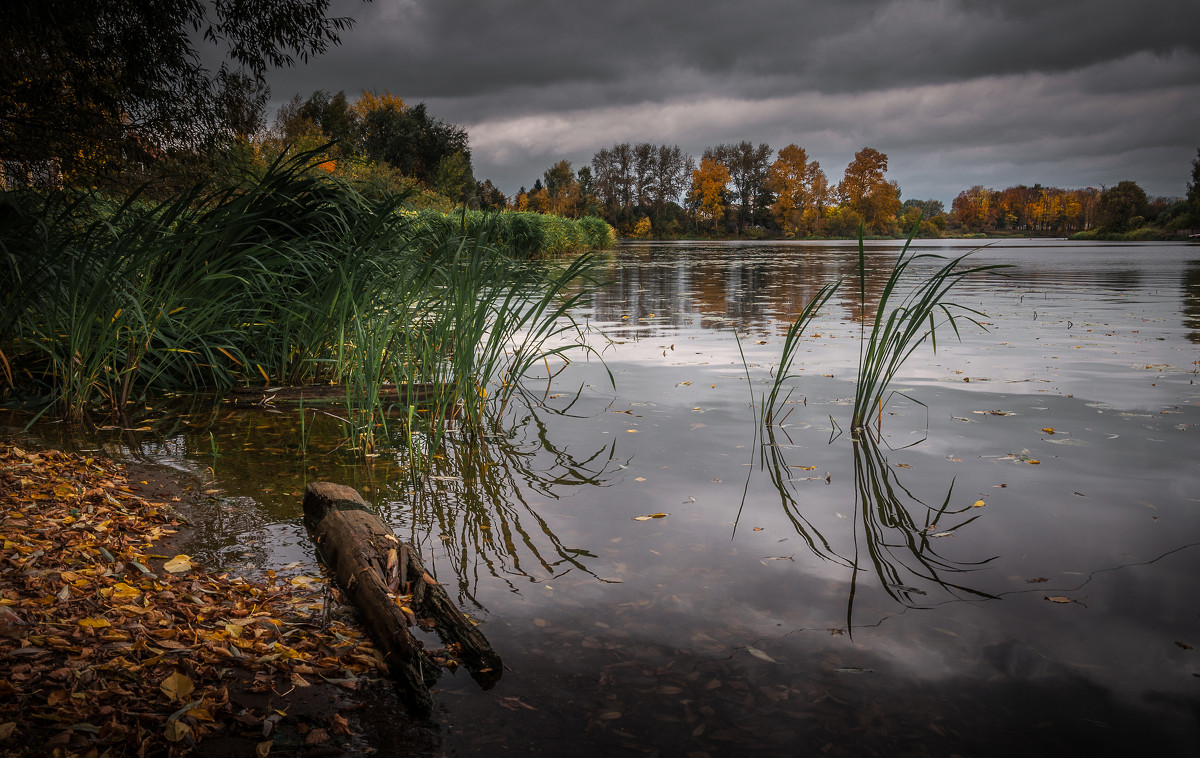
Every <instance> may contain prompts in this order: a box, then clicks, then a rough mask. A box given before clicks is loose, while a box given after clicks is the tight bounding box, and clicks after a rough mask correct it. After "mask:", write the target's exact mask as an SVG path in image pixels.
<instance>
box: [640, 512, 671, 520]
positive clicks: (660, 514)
mask: <svg viewBox="0 0 1200 758" xmlns="http://www.w3.org/2000/svg"><path fill="white" fill-rule="evenodd" d="M669 515H671V514H669V513H651V514H650V515H649V516H634V517H633V520H634V521H649V520H650V519H652V518H666V517H667V516H669Z"/></svg>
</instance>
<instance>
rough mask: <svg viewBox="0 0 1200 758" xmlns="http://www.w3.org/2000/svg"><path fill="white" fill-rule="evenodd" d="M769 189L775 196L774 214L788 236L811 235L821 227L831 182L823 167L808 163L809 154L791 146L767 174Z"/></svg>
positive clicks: (815, 162)
mask: <svg viewBox="0 0 1200 758" xmlns="http://www.w3.org/2000/svg"><path fill="white" fill-rule="evenodd" d="M767 189H768V190H770V191H771V193H772V194H774V195H775V202H774V203H772V204H771V214H772V215H773V216H774V217H775V220H776V221H777V222H778V223H779V226H780V227H781V228H782V229H783V231H784V233H786V234H787V235H788V236H789V237H798V236H802V235H804V234H809V233H811V232H812V231H814V229H815V227H816V226H818V225H819V222H820V218H821V215H822V212H823V210H824V207H825V204H826V203H827V202H828V199H829V198H828V195H829V182H828V180H827V179H826V178H825V172H824V171H822V170H821V164H820V163H818V162H817V161H812V162H811V163H810V162H809V160H808V153H806V152H805V150H804V148H802V147H799V146H797V145H788V146H787V147H785V148H783V149H782V150H780V151H779V156H778V157H777V158H776V159H775V162H774V163H772V164H771V168H770V170H769V171H768V172H767Z"/></svg>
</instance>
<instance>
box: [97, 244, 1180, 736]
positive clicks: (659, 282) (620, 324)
mask: <svg viewBox="0 0 1200 758" xmlns="http://www.w3.org/2000/svg"><path fill="white" fill-rule="evenodd" d="M924 248H927V249H928V251H929V252H935V253H939V254H946V255H957V254H961V253H965V252H968V251H971V250H973V249H974V246H973V245H972V244H971V243H966V242H961V241H938V242H933V243H924ZM869 251H870V255H871V258H870V263H871V268H872V271H873V275H872V278H871V281H870V284H869V286H868V303H870V302H872V301H873V299H875V298H877V297H878V290H879V287H880V286H881V285H882V281H883V277H884V276H885V275H886V270H887V269H889V268H890V265H891V262H892V261H893V260H894V257H895V255H896V251H897V246H896V245H894V244H891V243H873V244H871V245H870V246H869ZM856 260H857V248H856V246H854V245H849V244H838V243H834V244H830V243H822V244H804V243H798V244H780V243H762V244H742V245H737V244H697V243H686V244H685V243H680V244H629V245H624V246H622V247H620V248H618V250H617V251H616V252H615V253H614V254H613V256H612V260H611V263H610V265H609V272H608V273H609V275H610V277H611V279H612V282H611V284H610V285H609V286H608V287H607V288H605V289H604V290H602V291H600V292H599V293H597V294H596V295H595V296H594V297H592V298H591V299H590V301H589V304H588V306H587V307H586V308H584V309H582V310H581V311H580V313H579V316H580V318H581V320H584V321H586V323H587V325H588V336H589V339H590V340H591V344H592V345H593V346H594V347H595V348H596V350H597V351H598V352H599V353H600V355H601V356H602V358H603V363H601V362H600V361H599V360H597V359H596V358H592V359H584V358H582V357H577V358H576V359H575V360H574V361H573V362H572V363H571V364H570V365H569V366H565V367H563V366H559V365H554V364H551V365H550V366H549V368H550V369H551V370H552V371H553V372H556V376H555V378H554V379H553V381H552V382H549V383H548V381H547V378H546V377H545V376H542V377H536V376H534V377H529V378H528V379H527V381H526V385H525V386H526V389H527V392H528V396H527V397H526V398H525V400H524V401H522V402H519V403H515V404H514V405H513V406H512V407H511V408H510V409H509V411H508V412H507V413H506V415H505V420H504V423H503V424H501V425H499V426H498V427H497V428H495V429H494V430H492V432H491V433H490V434H489V435H488V436H487V437H486V438H485V439H484V440H482V441H480V442H479V443H478V444H468V443H467V442H465V441H452V442H451V444H449V445H448V446H447V447H446V448H445V449H444V450H442V451H441V452H440V456H441V457H440V458H438V459H437V460H436V467H435V470H434V472H433V473H434V477H433V478H432V479H431V480H430V482H429V484H428V486H427V487H426V489H425V490H424V491H423V492H420V493H417V492H414V491H413V488H412V486H411V485H410V483H409V481H408V478H407V476H406V471H405V467H404V460H403V457H402V455H401V454H399V453H388V454H385V455H382V456H380V457H379V458H376V459H373V460H372V462H371V465H370V466H369V467H363V466H362V465H360V464H358V463H356V461H355V458H354V456H353V455H352V454H350V453H348V452H347V451H345V450H344V449H337V441H336V439H337V434H338V432H339V428H338V424H337V422H336V421H335V420H333V419H332V418H330V417H329V416H326V415H322V414H321V413H320V412H318V411H315V410H313V409H309V410H308V411H307V415H306V419H308V420H307V421H306V429H307V428H312V426H311V425H312V423H313V422H314V421H315V423H316V427H315V429H313V431H312V432H311V435H312V436H311V437H310V438H309V439H308V440H307V445H306V449H305V450H303V451H302V450H301V439H302V438H301V437H300V424H299V414H298V411H297V409H296V408H294V407H291V408H288V407H280V408H275V409H264V410H255V411H249V412H248V411H244V410H233V409H229V408H220V409H218V410H216V411H212V410H211V409H210V408H208V407H207V406H205V405H203V404H198V405H196V406H195V409H194V410H192V411H191V412H190V413H185V414H184V415H179V414H178V413H173V414H168V413H166V412H165V411H163V412H159V411H155V414H158V415H154V414H152V416H153V417H154V418H158V419H159V420H158V421H157V422H154V423H151V424H150V427H151V428H152V429H153V430H154V431H151V432H126V433H122V434H120V435H119V436H114V437H113V438H111V439H108V440H104V441H102V445H101V446H102V447H106V448H108V449H117V450H126V451H128V450H131V449H137V450H138V451H140V453H141V454H145V455H149V456H151V457H153V458H156V459H159V460H165V461H168V462H172V463H174V464H176V465H180V466H183V467H187V468H190V469H191V470H194V471H201V472H203V475H204V477H205V478H208V479H213V480H214V482H213V485H212V487H213V488H214V489H218V490H220V492H219V493H214V497H213V498H212V501H211V512H209V513H207V514H204V515H203V516H202V517H201V518H200V519H198V523H197V528H198V537H197V542H196V545H195V549H194V550H193V551H192V552H193V553H194V554H195V555H197V556H198V557H199V558H201V559H204V560H206V561H208V562H209V563H210V564H216V565H222V566H228V567H231V568H235V567H243V568H245V569H247V570H255V569H261V568H264V567H274V568H279V567H282V566H290V570H292V571H300V572H304V571H307V572H314V571H316V568H315V566H314V564H313V560H314V559H313V556H312V550H311V546H310V545H309V543H308V541H307V538H306V537H305V535H304V531H303V529H302V527H301V526H300V522H299V516H300V505H299V499H300V497H299V496H300V494H301V493H302V491H303V486H304V483H305V481H307V480H313V479H318V478H326V479H333V480H335V481H340V482H343V483H348V484H353V485H355V486H357V487H359V488H360V489H361V490H363V491H364V494H365V495H366V496H367V498H368V499H370V500H373V501H374V502H375V503H376V504H378V505H379V507H380V509H381V513H382V515H384V517H385V519H386V520H388V521H389V522H390V523H391V524H392V525H393V526H394V527H395V528H396V530H397V532H398V533H400V534H402V535H404V536H406V537H407V538H409V539H411V540H413V541H414V542H415V543H418V544H419V545H420V546H421V548H422V551H423V553H424V554H425V556H426V557H427V562H429V563H430V564H431V565H432V567H433V569H434V572H435V573H436V575H437V576H438V578H439V580H441V581H442V582H443V583H446V584H448V585H450V586H451V587H452V588H454V589H455V590H456V591H457V597H458V599H459V600H460V602H461V603H462V606H463V607H464V608H465V609H466V610H468V611H469V612H470V613H471V614H472V615H473V616H474V617H475V618H477V619H479V620H480V621H481V628H482V629H483V630H484V632H485V633H486V635H487V636H488V638H489V640H490V641H491V643H492V644H493V646H494V647H495V648H496V649H497V650H498V651H499V652H500V653H501V655H502V656H503V657H504V660H505V664H506V669H505V672H504V675H503V678H502V679H501V680H500V682H499V683H498V684H497V685H496V686H495V688H494V689H492V690H490V691H487V692H481V691H479V690H478V688H476V686H475V685H474V683H473V682H472V681H471V680H470V679H469V678H468V677H467V676H465V675H462V676H458V677H444V678H443V680H442V682H441V683H440V684H439V687H438V691H437V692H436V693H435V697H436V699H437V702H438V713H437V717H436V718H437V722H438V729H439V731H440V734H441V742H442V748H443V750H444V751H445V752H447V753H459V754H476V753H480V752H483V751H485V750H486V751H489V752H492V753H499V754H526V753H529V752H543V753H547V754H554V755H586V754H595V755H616V754H635V755H636V754H652V753H656V752H657V753H660V754H662V755H727V754H739V755H740V754H754V753H757V754H773V755H778V754H799V753H801V752H808V751H822V752H824V753H829V754H833V755H862V754H886V755H898V754H917V755H920V754H931V755H948V754H951V753H961V754H970V755H992V754H995V755H1000V754H1011V753H1014V752H1017V753H1019V754H1025V755H1030V754H1045V755H1061V754H1064V753H1077V752H1082V751H1083V750H1089V751H1091V752H1093V753H1099V754H1119V753H1129V752H1132V751H1134V750H1137V752H1139V753H1144V752H1160V753H1182V752H1183V751H1184V750H1185V749H1186V750H1188V751H1190V750H1192V749H1194V746H1195V744H1197V743H1198V741H1200V659H1198V658H1197V656H1198V655H1200V652H1197V651H1196V650H1195V649H1193V648H1195V647H1197V646H1200V603H1198V602H1197V598H1200V594H1198V593H1197V580H1196V577H1197V576H1198V575H1200V456H1198V455H1197V453H1198V452H1200V446H1198V445H1197V434H1198V433H1200V428H1198V427H1197V424H1198V423H1200V387H1198V386H1197V384H1196V381H1197V379H1198V375H1197V372H1198V370H1200V247H1197V246H1190V245H1186V244H1179V245H1166V244H1130V245H1120V244H1104V245H1085V244H1079V243H1066V242H1061V241H1005V242H1001V243H999V244H995V245H992V246H990V247H987V248H985V249H981V250H978V251H976V252H974V253H973V255H972V258H971V260H973V261H974V262H976V263H1004V264H1011V266H1012V267H1011V268H1009V269H1007V270H1006V271H1005V276H1003V277H997V276H989V277H980V278H978V279H976V280H974V281H970V282H968V283H967V284H965V285H964V286H963V287H962V288H961V289H959V290H956V292H955V294H954V295H953V297H952V299H953V300H954V301H955V302H958V303H960V304H963V305H966V306H969V307H971V308H975V309H978V310H979V311H982V312H983V313H985V314H986V317H981V318H980V320H981V321H983V322H985V323H986V325H987V330H988V331H986V332H984V331H983V330H981V329H979V328H976V327H973V326H971V327H966V328H964V330H963V333H962V340H961V342H958V341H955V340H954V339H953V337H952V334H950V333H948V332H945V331H942V332H940V333H939V341H938V350H937V353H936V355H935V354H934V353H933V352H932V350H931V349H930V347H929V346H928V345H927V346H924V347H922V348H920V349H919V350H918V351H917V353H916V354H915V355H914V356H913V358H912V359H911V360H910V362H909V363H908V364H906V365H905V367H904V369H903V370H902V371H901V374H900V377H899V378H898V380H897V381H896V382H895V383H894V385H893V389H895V390H897V391H898V392H897V394H896V395H893V396H891V397H890V398H889V402H888V404H887V406H886V407H885V408H884V410H883V413H882V416H881V425H880V429H881V431H882V439H881V440H880V442H879V443H877V444H869V443H862V444H855V443H854V442H852V441H851V439H850V436H849V434H848V433H847V430H848V429H849V425H850V423H849V422H850V413H851V407H850V404H849V403H850V400H851V399H852V398H853V395H854V385H853V377H854V370H855V365H856V361H857V355H858V346H859V339H858V335H859V325H860V320H859V319H860V317H861V313H860V311H859V305H858V297H857V286H856V285H853V284H851V283H847V285H846V286H845V287H844V288H843V290H841V291H840V292H839V295H838V296H837V297H835V298H834V300H833V301H831V303H830V306H829V307H828V308H827V309H826V310H825V311H824V312H823V313H822V314H821V315H820V316H819V317H818V319H817V320H816V321H815V322H814V323H813V325H812V327H811V328H810V329H809V330H807V336H806V339H805V343H804V347H803V348H802V351H801V353H800V355H799V358H798V359H797V364H796V366H795V367H794V370H796V372H797V373H798V374H800V378H799V379H797V380H795V381H794V382H792V383H791V385H792V386H794V387H795V390H794V393H793V395H792V396H791V399H790V403H789V406H788V407H789V409H790V411H791V412H790V414H789V415H787V417H786V419H784V421H783V424H782V426H781V427H777V428H775V429H774V430H773V433H772V434H770V435H766V436H763V435H760V434H759V433H758V428H757V425H756V423H755V420H754V414H755V412H756V410H757V409H756V407H755V405H754V404H753V403H757V402H758V400H759V399H760V398H761V394H762V393H763V392H764V391H765V389H766V388H767V382H768V381H769V376H770V372H771V369H772V368H773V367H774V366H775V365H776V364H777V363H778V355H779V351H780V349H781V344H782V334H783V331H784V329H785V328H786V322H787V321H788V320H790V319H791V318H793V317H794V316H795V315H796V314H797V313H799V311H800V309H801V308H803V306H804V305H805V303H807V301H808V299H809V298H810V297H811V296H812V294H813V293H814V292H815V291H816V289H817V288H818V287H819V286H821V284H823V283H825V282H827V281H831V280H832V279H834V278H836V277H838V276H844V275H847V274H849V273H850V272H851V270H852V269H853V266H854V264H855V262H856ZM871 315H872V314H871V310H870V306H869V305H868V309H867V316H868V317H870V316H871ZM735 335H736V339H735ZM739 345H740V350H741V351H744V355H745V358H746V362H747V363H748V364H749V367H748V369H747V367H746V366H745V365H744V364H743V360H742V352H739ZM608 372H611V374H612V378H613V382H614V383H615V387H614V385H613V383H610V381H609V375H608ZM543 373H545V372H544V371H543ZM747 373H749V384H748V381H747ZM114 434H116V433H115V432H114ZM302 452H303V453H304V454H302ZM980 503H982V504H981V505H980ZM658 514H665V515H662V516H660V517H657V518H649V519H640V520H639V517H645V516H652V515H658ZM1050 598H1052V599H1050ZM380 747H383V748H389V747H395V746H388V745H382V744H381V745H380Z"/></svg>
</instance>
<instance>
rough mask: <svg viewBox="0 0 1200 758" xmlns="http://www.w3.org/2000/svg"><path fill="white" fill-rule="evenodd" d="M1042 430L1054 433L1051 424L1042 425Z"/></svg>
mask: <svg viewBox="0 0 1200 758" xmlns="http://www.w3.org/2000/svg"><path fill="white" fill-rule="evenodd" d="M1042 431H1043V432H1045V433H1046V434H1054V427H1052V426H1043V427H1042Z"/></svg>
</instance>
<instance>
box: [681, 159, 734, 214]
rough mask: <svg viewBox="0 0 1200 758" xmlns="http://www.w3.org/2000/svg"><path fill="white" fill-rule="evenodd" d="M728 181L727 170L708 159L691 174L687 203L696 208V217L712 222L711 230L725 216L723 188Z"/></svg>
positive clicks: (730, 179) (730, 178)
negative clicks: (690, 187)
mask: <svg viewBox="0 0 1200 758" xmlns="http://www.w3.org/2000/svg"><path fill="white" fill-rule="evenodd" d="M730 181H732V177H731V176H730V175H729V169H728V168H726V167H725V166H724V165H722V164H720V163H717V162H716V161H714V160H710V159H708V158H705V159H703V160H701V161H700V168H698V169H696V170H695V171H693V172H692V189H691V192H689V193H688V201H689V202H690V203H691V204H692V205H693V206H694V207H695V208H696V215H697V216H698V217H700V218H702V219H705V220H709V221H712V225H713V229H716V228H717V224H719V223H720V222H721V219H722V218H724V216H725V191H726V189H725V188H726V186H727V185H728V184H729V182H730Z"/></svg>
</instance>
